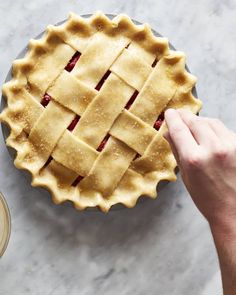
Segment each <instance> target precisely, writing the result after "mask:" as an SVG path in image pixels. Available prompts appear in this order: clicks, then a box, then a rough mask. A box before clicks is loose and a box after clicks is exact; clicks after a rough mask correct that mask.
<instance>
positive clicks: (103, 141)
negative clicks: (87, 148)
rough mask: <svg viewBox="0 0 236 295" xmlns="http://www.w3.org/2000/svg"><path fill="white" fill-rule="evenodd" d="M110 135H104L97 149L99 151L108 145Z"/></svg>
mask: <svg viewBox="0 0 236 295" xmlns="http://www.w3.org/2000/svg"><path fill="white" fill-rule="evenodd" d="M109 137H110V135H109V134H107V135H106V136H105V137H104V139H103V140H102V142H101V143H100V145H99V147H98V148H97V151H98V152H101V151H102V150H103V149H104V147H105V145H106V143H107V141H108V138H109Z"/></svg>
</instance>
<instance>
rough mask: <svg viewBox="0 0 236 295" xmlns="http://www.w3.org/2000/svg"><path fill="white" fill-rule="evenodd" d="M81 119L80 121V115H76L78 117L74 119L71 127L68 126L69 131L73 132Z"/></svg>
mask: <svg viewBox="0 0 236 295" xmlns="http://www.w3.org/2000/svg"><path fill="white" fill-rule="evenodd" d="M79 119H80V117H79V116H78V115H76V117H75V118H74V120H73V121H72V122H71V123H70V125H69V126H68V128H67V129H68V130H69V131H72V130H73V129H74V128H75V126H76V124H77V123H78V122H79Z"/></svg>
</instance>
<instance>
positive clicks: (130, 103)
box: [125, 90, 139, 110]
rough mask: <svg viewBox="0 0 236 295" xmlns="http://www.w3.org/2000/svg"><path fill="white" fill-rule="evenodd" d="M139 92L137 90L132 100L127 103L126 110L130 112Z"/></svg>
mask: <svg viewBox="0 0 236 295" xmlns="http://www.w3.org/2000/svg"><path fill="white" fill-rule="evenodd" d="M138 93H139V92H138V91H137V90H135V92H134V93H133V95H132V96H131V97H130V100H129V101H128V102H127V104H126V106H125V108H126V109H127V110H128V109H129V108H130V107H131V105H132V104H133V102H134V101H135V99H136V97H137V96H138Z"/></svg>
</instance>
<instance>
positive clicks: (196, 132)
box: [178, 109, 219, 148]
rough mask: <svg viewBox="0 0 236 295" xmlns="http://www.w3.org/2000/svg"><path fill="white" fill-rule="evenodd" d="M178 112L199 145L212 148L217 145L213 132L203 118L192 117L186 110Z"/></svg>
mask: <svg viewBox="0 0 236 295" xmlns="http://www.w3.org/2000/svg"><path fill="white" fill-rule="evenodd" d="M178 112H179V114H180V116H181V118H182V120H183V121H184V122H185V124H186V125H187V126H188V127H189V129H190V130H191V132H192V134H193V136H194V138H195V140H196V141H197V143H198V144H199V145H203V146H206V147H211V148H212V147H215V146H217V145H218V144H219V139H218V137H217V136H216V134H215V132H213V130H212V129H211V128H210V126H209V125H208V124H207V123H206V121H205V120H204V119H203V118H200V117H198V116H196V115H194V114H193V113H192V112H191V111H189V110H186V109H179V110H178Z"/></svg>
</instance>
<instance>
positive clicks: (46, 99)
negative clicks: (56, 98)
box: [41, 93, 52, 108]
mask: <svg viewBox="0 0 236 295" xmlns="http://www.w3.org/2000/svg"><path fill="white" fill-rule="evenodd" d="M51 99H52V98H51V96H50V95H49V94H47V93H45V94H44V97H43V99H42V100H41V105H42V106H44V107H45V108H46V106H47V105H48V104H49V102H50V100H51Z"/></svg>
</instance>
